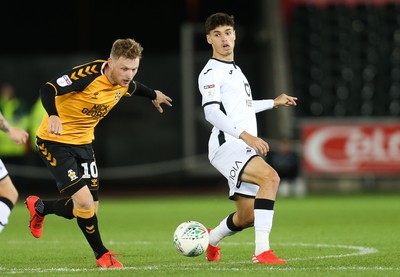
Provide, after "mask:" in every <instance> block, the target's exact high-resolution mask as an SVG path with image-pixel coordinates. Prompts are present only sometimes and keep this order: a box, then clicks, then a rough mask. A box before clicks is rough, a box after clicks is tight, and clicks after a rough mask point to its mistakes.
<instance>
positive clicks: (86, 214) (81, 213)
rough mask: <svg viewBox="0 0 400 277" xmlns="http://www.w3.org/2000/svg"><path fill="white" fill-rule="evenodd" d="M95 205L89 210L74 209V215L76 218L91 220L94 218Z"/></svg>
mask: <svg viewBox="0 0 400 277" xmlns="http://www.w3.org/2000/svg"><path fill="white" fill-rule="evenodd" d="M94 210H95V208H94V205H93V206H92V207H91V208H90V209H89V210H85V209H79V208H74V209H73V213H74V216H75V217H80V218H91V217H93V216H94Z"/></svg>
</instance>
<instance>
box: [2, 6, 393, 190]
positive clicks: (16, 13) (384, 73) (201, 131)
mask: <svg viewBox="0 0 400 277" xmlns="http://www.w3.org/2000/svg"><path fill="white" fill-rule="evenodd" d="M2 6H3V7H2V11H3V12H2V16H1V17H0V22H1V26H3V27H2V30H1V37H2V39H1V41H2V43H1V44H0V49H1V51H0V60H1V62H0V83H4V82H11V83H13V84H14V85H15V88H16V91H17V95H18V97H19V98H21V99H23V100H24V101H26V102H27V103H28V104H29V105H30V106H33V105H34V104H35V101H36V100H37V97H38V88H39V87H40V85H41V84H43V83H44V82H46V81H47V80H48V79H49V78H51V77H52V76H53V75H55V74H57V73H59V72H60V71H62V70H64V69H67V68H69V67H72V66H75V65H78V64H81V63H85V62H87V61H90V60H93V59H98V58H107V57H108V54H109V50H110V47H111V44H112V42H113V41H114V40H115V39H116V38H121V37H133V38H135V39H136V40H137V41H139V42H140V43H141V44H142V45H143V47H144V58H143V60H142V62H141V68H140V71H139V73H138V75H137V77H136V79H137V80H139V81H142V82H144V83H146V84H148V85H149V86H151V87H153V88H156V89H160V90H162V91H163V92H165V93H166V94H168V95H169V96H171V97H172V98H173V100H174V103H173V104H174V107H173V108H172V109H169V108H166V109H165V113H164V114H162V115H160V114H158V113H157V112H156V110H155V109H154V108H153V107H152V105H151V104H150V103H149V102H148V101H146V99H141V98H137V99H125V100H124V101H122V103H121V104H120V105H119V106H118V107H116V108H115V109H114V110H113V111H112V112H111V113H110V114H109V115H108V116H107V118H105V119H104V120H103V122H102V123H101V124H100V125H99V126H98V127H97V129H96V140H95V143H94V147H95V150H96V155H97V160H98V166H99V168H100V170H101V171H100V174H101V175H100V178H101V183H102V187H103V188H104V189H105V190H106V191H109V192H110V193H111V191H113V192H114V193H118V192H121V193H125V192H126V191H127V190H131V189H132V190H135V191H136V192H139V191H140V192H142V193H146V192H148V193H149V194H151V193H154V192H157V191H160V192H164V191H165V190H168V189H170V188H174V189H175V188H176V189H178V190H181V191H196V192H202V191H208V192H213V191H216V190H221V191H224V190H225V189H226V188H225V186H226V184H225V180H224V179H223V178H222V177H221V176H219V174H218V173H217V172H216V171H215V170H214V169H213V168H211V166H210V165H209V164H208V160H207V158H206V153H207V139H208V133H209V131H210V126H209V125H208V124H207V123H206V122H205V121H204V120H203V117H202V110H201V107H200V101H201V99H200V94H199V93H198V90H197V74H198V72H199V71H200V69H201V68H202V66H203V65H204V63H205V62H206V60H207V59H208V58H209V57H210V49H209V46H208V45H207V44H206V41H205V39H204V33H203V22H204V20H205V18H206V17H207V16H208V15H209V14H211V13H213V12H218V11H224V12H227V13H230V14H233V15H234V16H235V19H236V22H237V26H236V27H237V30H238V35H237V43H236V45H237V46H236V47H237V48H236V57H235V58H236V62H237V63H238V64H239V65H240V66H241V68H242V69H243V71H244V72H245V73H246V75H247V77H248V79H249V81H250V84H251V86H252V92H253V97H254V98H255V99H259V98H274V97H275V96H277V95H278V94H279V93H280V92H282V91H285V92H287V93H288V94H291V95H296V96H298V97H299V106H298V107H297V108H296V109H278V110H276V111H275V110H274V111H269V112H265V113H263V114H262V115H260V116H259V128H260V135H261V136H263V137H265V138H266V139H267V141H268V142H269V143H270V145H271V148H272V149H273V148H275V147H276V145H277V142H278V141H279V139H280V138H282V137H291V138H292V139H293V141H294V142H295V145H296V151H298V153H299V154H303V152H304V148H303V145H304V141H303V138H304V136H303V133H302V132H303V126H305V125H306V124H307V122H312V123H313V124H315V123H317V124H320V126H325V125H334V126H337V125H341V124H343V123H345V124H351V126H353V127H358V126H359V125H360V124H361V125H363V124H369V125H368V126H369V127H371V126H372V127H371V128H376V127H379V126H381V125H384V124H386V123H387V122H391V123H392V124H393V126H391V127H390V128H388V129H386V132H387V133H388V134H389V135H392V134H397V132H398V131H399V129H400V126H399V125H398V117H399V114H400V73H399V72H400V58H399V57H400V54H399V53H400V33H399V32H400V16H399V11H400V3H399V1H395V0H393V1H389V0H387V1H384V0H370V1H357V0H337V1H333V0H315V1H306V0H282V1H278V0H268V1H267V0H254V1H245V0H226V1H225V0H224V1H206V0H203V1H202V0H175V1H162V0H159V1H140V2H139V1H113V2H112V3H111V4H110V3H107V4H105V3H99V2H97V1H69V2H66V3H60V4H57V5H54V6H52V5H49V4H48V3H40V2H28V3H25V2H23V1H14V2H12V3H9V2H7V3H3V4H2ZM398 144H399V143H397V144H396V145H397V148H396V146H395V147H394V151H399V148H400V146H398ZM386 146H387V143H386V142H384V143H383V147H386ZM396 153H397V152H395V154H396ZM389 154H390V153H389ZM395 154H394V155H393V156H394V157H392V156H391V155H388V157H389V158H388V159H389V160H390V159H393V160H390V164H391V165H392V168H391V170H390V171H385V170H382V169H381V168H379V166H378V167H376V168H375V167H374V164H372V166H370V167H368V172H365V171H363V170H362V169H361V170H360V168H357V169H354V170H353V171H350V172H348V171H346V170H338V171H335V172H319V171H318V170H315V169H314V171H313V170H311V171H310V168H308V169H307V168H303V170H302V171H301V177H302V178H303V179H304V180H305V182H306V184H307V186H308V187H309V191H310V192H321V191H342V192H353V191H360V190H361V191H377V190H385V191H398V190H399V189H400V185H399V184H398V183H399V182H398V181H399V172H400V165H399V158H398V157H399V156H400V151H399V153H398V154H399V155H395ZM0 156H1V157H2V159H3V161H4V162H5V163H6V166H7V168H8V169H9V171H10V173H11V175H12V176H13V178H14V180H15V183H16V185H17V187H18V189H19V190H20V191H21V192H22V193H29V192H30V191H37V190H38V189H42V190H43V191H45V190H47V192H49V193H52V192H55V186H54V185H53V181H52V178H51V176H49V173H48V172H47V171H46V169H45V167H44V166H43V164H42V162H41V161H40V160H39V158H38V157H37V155H36V153H34V151H33V150H29V147H28V150H27V152H26V153H24V155H17V156H16V155H7V154H4V153H1V152H0ZM174 191H176V190H174Z"/></svg>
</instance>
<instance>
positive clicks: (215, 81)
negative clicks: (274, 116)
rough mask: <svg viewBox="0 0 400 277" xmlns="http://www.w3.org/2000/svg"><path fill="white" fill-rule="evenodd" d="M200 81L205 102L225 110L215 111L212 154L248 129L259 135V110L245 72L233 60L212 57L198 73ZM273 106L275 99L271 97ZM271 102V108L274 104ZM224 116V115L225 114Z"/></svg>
mask: <svg viewBox="0 0 400 277" xmlns="http://www.w3.org/2000/svg"><path fill="white" fill-rule="evenodd" d="M198 85H199V90H200V93H201V94H202V106H203V108H205V109H207V106H209V105H210V106H211V105H215V107H217V106H218V108H219V110H220V111H222V113H223V114H213V117H214V118H210V119H211V120H208V121H210V122H211V123H212V124H213V128H212V132H211V136H210V140H209V150H210V154H211V153H213V152H214V151H216V150H217V148H218V147H219V146H221V145H222V144H223V143H224V142H226V141H227V140H231V139H238V138H239V135H240V133H241V132H243V131H244V130H246V131H247V132H248V133H250V134H251V135H253V136H257V121H256V110H255V108H254V106H253V98H252V95H251V88H250V85H249V82H248V81H247V78H246V76H245V75H244V74H243V72H242V70H241V69H240V68H239V67H238V66H237V65H236V64H235V63H234V62H225V61H220V60H216V59H210V60H209V61H208V62H207V64H206V65H205V66H204V68H203V70H202V71H201V73H200V74H199V78H198ZM272 106H273V100H272ZM272 106H271V103H270V102H269V104H268V108H272ZM224 117H225V118H224Z"/></svg>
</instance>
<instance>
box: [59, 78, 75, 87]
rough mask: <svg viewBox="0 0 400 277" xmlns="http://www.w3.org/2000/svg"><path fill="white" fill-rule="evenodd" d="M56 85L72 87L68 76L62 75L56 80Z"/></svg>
mask: <svg viewBox="0 0 400 277" xmlns="http://www.w3.org/2000/svg"><path fill="white" fill-rule="evenodd" d="M57 85H59V86H60V87H66V86H70V85H72V81H71V79H70V78H69V77H68V75H63V76H61V77H60V78H58V79H57Z"/></svg>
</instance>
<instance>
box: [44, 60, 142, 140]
mask: <svg viewBox="0 0 400 277" xmlns="http://www.w3.org/2000/svg"><path fill="white" fill-rule="evenodd" d="M106 64H107V62H106V61H105V60H96V61H93V62H90V63H87V64H84V65H79V66H76V67H74V68H72V69H71V70H67V71H65V72H64V73H62V74H59V75H58V76H56V77H55V78H53V79H52V80H51V81H49V82H47V83H46V85H45V86H49V85H50V86H51V87H52V88H53V89H54V91H55V104H56V109H57V113H58V116H59V117H60V120H61V123H62V133H61V135H60V136H58V137H57V136H56V135H54V134H49V133H48V130H47V126H48V119H49V116H48V114H46V115H45V116H44V117H43V120H42V122H41V124H40V126H39V128H38V130H37V132H36V135H37V136H38V137H40V138H41V139H44V140H51V141H57V142H61V143H66V144H73V145H81V144H88V143H91V142H92V141H93V140H94V128H95V127H96V125H97V124H98V123H99V121H100V120H101V119H103V118H104V117H105V116H106V115H107V114H108V113H109V112H110V110H111V109H112V108H113V107H114V106H115V105H116V104H117V103H118V102H119V101H120V100H121V98H122V97H123V96H131V95H132V94H133V93H134V92H135V91H136V88H137V84H136V83H135V82H134V81H132V82H131V83H130V84H129V86H128V87H122V86H120V85H112V84H111V83H110V82H109V81H108V79H107V77H106V76H105V75H104V74H103V69H104V67H105V66H106Z"/></svg>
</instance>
